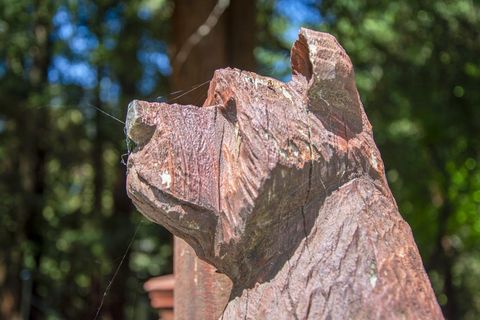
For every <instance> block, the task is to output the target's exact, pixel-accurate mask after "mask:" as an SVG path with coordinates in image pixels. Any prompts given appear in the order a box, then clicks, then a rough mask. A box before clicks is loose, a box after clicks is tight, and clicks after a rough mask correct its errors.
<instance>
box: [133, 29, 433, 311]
mask: <svg viewBox="0 0 480 320" xmlns="http://www.w3.org/2000/svg"><path fill="white" fill-rule="evenodd" d="M291 60H292V72H293V77H292V80H291V81H290V82H289V83H282V82H280V81H277V80H275V79H271V78H267V77H262V76H258V75H256V74H254V73H250V72H242V71H240V70H237V69H222V70H218V71H217V72H216V73H215V75H214V77H213V79H212V81H211V83H210V88H209V93H208V97H207V99H206V101H205V102H204V104H203V106H202V107H198V106H191V105H189V106H183V105H177V104H171V105H169V104H163V103H147V102H142V101H133V102H132V103H131V104H130V106H129V112H128V118H127V133H128V136H129V137H130V138H131V139H132V140H134V141H135V142H136V143H137V148H136V149H135V151H134V152H133V153H132V154H131V155H130V157H129V162H128V177H127V190H128V193H129V196H130V197H131V199H132V200H133V202H134V204H135V205H136V206H137V208H138V209H139V210H140V211H141V212H142V213H143V214H144V215H145V216H146V217H148V218H149V219H151V220H153V221H155V222H157V223H160V224H162V225H164V226H165V227H166V228H167V229H169V230H170V231H171V232H172V233H174V234H175V235H177V236H178V237H180V238H182V239H184V240H185V241H186V242H187V243H188V244H189V245H190V246H191V247H192V248H193V249H194V250H195V252H196V254H197V255H198V257H200V258H201V259H202V260H204V261H206V262H208V263H209V264H211V265H213V266H215V268H216V269H217V270H218V272H221V273H223V274H225V275H227V276H228V277H229V278H230V279H231V281H232V283H233V287H232V290H231V294H230V299H229V302H228V305H227V306H226V308H225V310H224V312H223V317H224V318H225V319H237V318H242V319H329V318H331V319H350V318H353V319H371V318H374V319H378V318H385V319H398V318H405V319H441V318H442V314H441V311H440V308H439V306H438V303H437V301H436V299H435V295H434V293H433V290H432V288H431V285H430V282H429V279H428V277H427V275H426V273H425V271H424V268H423V265H422V261H421V258H420V255H419V253H418V250H417V247H416V245H415V242H414V240H413V236H412V234H411V231H410V228H409V226H408V225H407V223H406V222H405V221H404V220H403V219H402V217H401V215H400V214H399V212H398V208H397V206H396V203H395V200H394V198H393V196H392V194H391V192H390V189H389V187H388V184H387V181H386V179H385V173H384V168H383V162H382V159H381V157H380V153H379V152H378V150H377V148H376V146H375V143H374V140H373V135H372V130H371V125H370V123H369V122H368V119H367V117H366V115H365V112H364V110H363V106H362V104H361V101H360V98H359V95H358V92H357V89H356V86H355V78H354V72H353V67H352V64H351V62H350V59H349V58H348V56H347V54H346V53H345V51H344V50H343V48H342V47H341V46H340V45H339V44H338V42H337V40H336V39H335V38H334V37H332V36H331V35H328V34H325V33H319V32H314V31H311V30H307V29H302V30H301V31H300V34H299V39H298V40H297V42H296V43H295V45H294V46H293V48H292V57H291ZM197 292H199V294H201V293H202V290H199V291H197ZM185 303H188V301H185ZM204 315H205V319H213V318H215V317H216V316H217V315H215V314H214V312H213V311H208V312H206V313H205V314H204Z"/></svg>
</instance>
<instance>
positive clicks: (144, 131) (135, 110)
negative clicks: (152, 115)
mask: <svg viewBox="0 0 480 320" xmlns="http://www.w3.org/2000/svg"><path fill="white" fill-rule="evenodd" d="M142 108H144V106H142V105H141V104H140V103H139V101H138V100H133V101H132V102H130V104H129V105H128V109H127V119H126V121H125V129H126V134H127V137H128V138H129V139H131V140H132V141H133V142H135V143H136V144H137V145H142V144H145V143H147V142H148V140H150V138H151V137H152V136H153V133H154V132H155V125H153V124H151V123H147V122H146V121H145V118H144V112H143V110H142Z"/></svg>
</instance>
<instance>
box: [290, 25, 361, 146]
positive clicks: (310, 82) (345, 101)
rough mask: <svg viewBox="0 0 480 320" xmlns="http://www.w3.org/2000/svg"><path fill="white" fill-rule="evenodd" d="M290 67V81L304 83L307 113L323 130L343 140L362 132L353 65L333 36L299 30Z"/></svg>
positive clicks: (359, 104) (359, 103)
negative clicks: (291, 79) (317, 121)
mask: <svg viewBox="0 0 480 320" xmlns="http://www.w3.org/2000/svg"><path fill="white" fill-rule="evenodd" d="M291 64H292V75H293V78H294V80H297V81H301V82H303V81H302V80H301V78H304V79H305V80H306V82H307V84H306V86H307V95H308V98H309V110H310V111H311V112H312V113H313V114H315V115H316V116H317V117H318V118H319V119H320V121H321V122H322V124H323V125H324V127H325V129H327V130H329V131H331V132H333V133H334V134H336V135H338V136H341V137H343V138H344V139H346V140H348V139H350V138H352V137H353V136H355V135H356V134H358V133H360V132H362V128H363V107H362V104H361V102H360V97H359V95H358V91H357V88H356V86H355V73H354V71H353V65H352V62H351V61H350V59H349V57H348V55H347V54H346V52H345V50H344V49H343V48H342V47H341V46H340V44H339V43H338V42H337V39H335V37H333V36H332V35H329V34H327V33H322V32H315V31H312V30H308V29H303V28H302V29H301V30H300V33H299V35H298V40H297V41H296V42H295V44H294V45H293V48H292V52H291Z"/></svg>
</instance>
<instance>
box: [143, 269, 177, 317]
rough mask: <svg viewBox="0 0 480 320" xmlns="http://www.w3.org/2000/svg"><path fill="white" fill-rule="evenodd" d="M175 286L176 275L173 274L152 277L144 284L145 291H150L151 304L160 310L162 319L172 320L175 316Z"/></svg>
mask: <svg viewBox="0 0 480 320" xmlns="http://www.w3.org/2000/svg"><path fill="white" fill-rule="evenodd" d="M174 287H175V277H174V275H173V274H169V275H165V276H160V277H155V278H151V279H149V280H148V281H147V282H145V284H144V285H143V288H144V289H145V291H147V292H148V297H149V298H150V304H151V306H152V307H153V308H155V309H157V310H158V313H159V317H160V319H162V320H172V319H173V318H174V313H173V290H174Z"/></svg>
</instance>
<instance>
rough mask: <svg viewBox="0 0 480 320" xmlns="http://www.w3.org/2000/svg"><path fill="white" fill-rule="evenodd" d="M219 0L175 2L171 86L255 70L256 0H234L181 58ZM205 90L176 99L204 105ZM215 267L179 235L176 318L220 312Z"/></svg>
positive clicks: (226, 290) (222, 295) (226, 284)
mask: <svg viewBox="0 0 480 320" xmlns="http://www.w3.org/2000/svg"><path fill="white" fill-rule="evenodd" d="M217 3H218V2H217V1H216V0H202V1H187V0H176V1H175V9H174V13H173V19H172V24H173V39H172V41H171V53H172V55H171V61H172V66H173V73H172V78H171V89H172V90H174V91H176V90H182V91H183V90H187V91H188V90H190V89H192V87H193V88H195V86H198V85H199V84H201V83H203V82H205V81H207V80H210V79H211V77H212V75H213V72H214V71H215V70H216V69H219V68H224V67H236V68H240V69H243V70H252V71H253V70H254V69H255V58H254V55H253V50H254V48H255V11H256V10H255V1H253V0H246V1H245V0H244V1H241V0H234V1H231V2H230V4H229V7H228V8H227V9H226V11H225V12H224V13H223V14H222V16H221V17H220V19H219V21H218V23H217V24H216V25H215V26H214V27H213V28H212V29H211V31H210V33H209V34H208V35H206V36H205V37H203V38H201V39H200V41H199V42H198V43H197V44H196V45H195V46H193V47H192V49H191V50H190V51H189V53H188V55H187V56H186V59H185V60H184V61H181V60H180V61H179V59H178V52H179V51H181V50H182V48H184V46H186V45H188V44H187V42H188V41H189V38H190V37H191V35H192V34H193V33H194V32H196V31H197V29H198V28H199V27H200V26H201V25H202V24H204V23H205V21H206V19H207V17H208V16H209V15H210V14H211V12H212V10H213V8H214V7H215V5H217ZM208 27H210V26H208ZM207 90H208V85H207V84H205V85H202V86H201V87H199V88H198V89H195V90H194V91H192V92H191V93H188V94H185V95H184V96H182V97H181V98H180V99H178V100H176V101H175V102H177V103H183V104H194V105H198V106H201V105H202V104H203V101H204V99H205V98H206V95H207ZM215 271H216V270H215V268H213V267H212V266H211V265H209V264H207V263H206V262H203V261H201V260H199V259H198V258H197V257H196V254H195V252H194V251H193V249H192V248H191V247H190V246H189V245H187V244H186V243H185V242H184V241H183V240H181V239H179V238H176V239H175V249H174V273H175V281H176V282H175V295H174V298H175V307H174V308H175V317H176V318H177V319H195V318H197V319H200V318H203V319H209V318H217V317H218V316H219V315H220V314H221V312H222V311H223V308H224V306H225V304H226V302H227V301H228V296H229V294H230V288H231V282H230V280H229V279H228V278H227V277H226V276H225V275H223V274H219V273H216V272H215ZM194 279H195V281H194ZM212 316H213V317H212Z"/></svg>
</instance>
